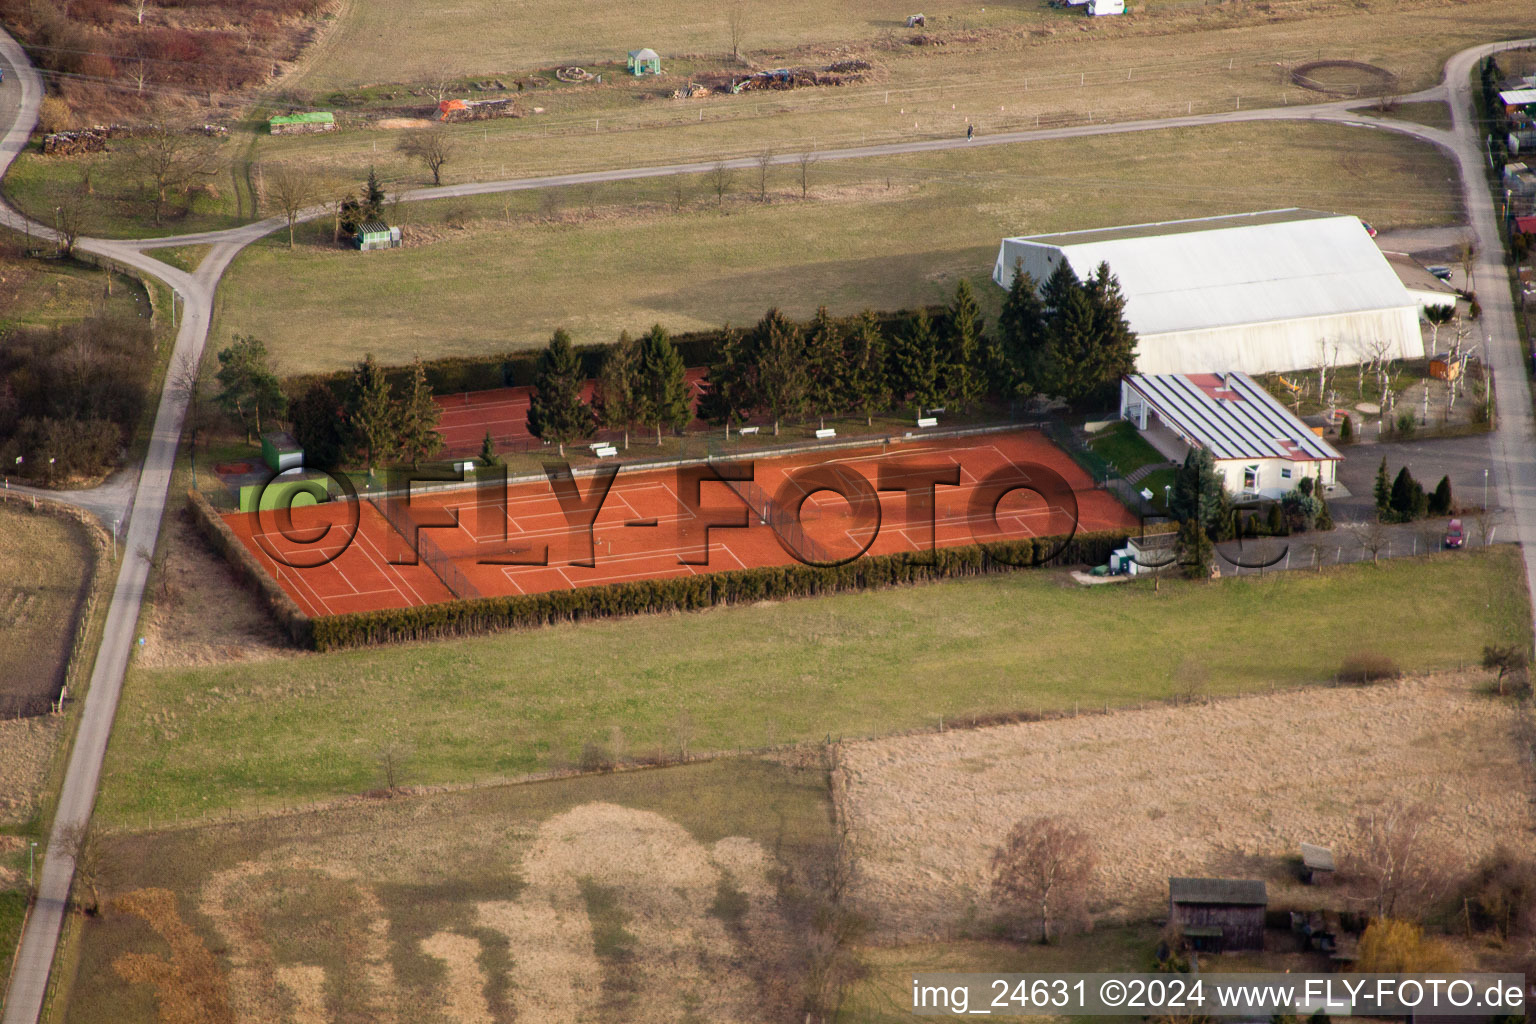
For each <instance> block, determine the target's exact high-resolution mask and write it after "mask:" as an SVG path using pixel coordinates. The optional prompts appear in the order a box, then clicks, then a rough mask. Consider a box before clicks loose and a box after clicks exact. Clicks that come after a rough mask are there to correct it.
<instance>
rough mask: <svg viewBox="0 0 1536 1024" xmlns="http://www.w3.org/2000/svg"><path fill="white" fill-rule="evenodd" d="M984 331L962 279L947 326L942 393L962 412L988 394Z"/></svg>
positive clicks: (968, 283)
mask: <svg viewBox="0 0 1536 1024" xmlns="http://www.w3.org/2000/svg"><path fill="white" fill-rule="evenodd" d="M984 327H985V321H984V320H983V319H982V316H981V307H980V306H978V305H977V304H976V295H975V293H974V292H972V290H971V282H970V281H968V280H966V279H965V278H961V279H960V283H959V284H958V285H956V286H955V301H954V303H953V304H952V305H951V306H950V307H949V322H948V323H947V325H946V334H947V341H948V342H949V352H948V359H947V362H948V365H947V366H946V367H945V375H946V378H947V379H946V380H945V382H944V390H945V392H946V393H947V395H948V398H949V401H951V402H952V403H954V404H955V405H956V406H958V407H959V408H960V409H962V410H965V409H969V408H971V407H972V406H974V405H976V404H977V403H978V402H980V401H981V399H982V397H983V396H984V395H985V394H986V391H987V372H986V359H985V355H986V353H985V345H986V338H985V336H984V334H983V329H984Z"/></svg>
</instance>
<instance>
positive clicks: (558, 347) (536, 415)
mask: <svg viewBox="0 0 1536 1024" xmlns="http://www.w3.org/2000/svg"><path fill="white" fill-rule="evenodd" d="M586 379H587V375H586V374H585V373H583V372H582V369H581V359H580V358H578V357H577V355H576V349H575V348H574V347H573V346H572V345H571V336H570V335H569V334H567V333H566V332H565V330H564V329H557V330H556V331H555V333H554V336H553V337H551V338H550V339H549V345H548V346H547V347H546V348H545V349H544V351H543V352H541V353H539V361H538V365H537V367H536V369H535V371H534V380H533V389H534V390H533V399H532V401H531V402H529V404H528V432H529V433H531V434H532V435H533V436H534V437H537V438H538V439H539V440H541V441H553V442H554V443H555V445H556V447H557V448H558V450H559V452H560V455H561V456H562V457H563V456H564V455H565V446H566V444H568V443H569V442H571V441H576V440H580V439H581V438H586V437H591V436H592V435H593V433H595V432H596V425H595V424H594V423H593V422H592V408H591V407H590V406H589V405H587V403H586V402H584V401H583V400H582V397H581V390H582V387H583V386H584V385H585V384H586Z"/></svg>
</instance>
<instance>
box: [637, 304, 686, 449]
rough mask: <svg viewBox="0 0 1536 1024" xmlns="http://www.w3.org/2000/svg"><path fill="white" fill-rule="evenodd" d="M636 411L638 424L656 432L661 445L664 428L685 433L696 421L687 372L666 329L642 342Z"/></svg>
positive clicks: (653, 332) (656, 329)
mask: <svg viewBox="0 0 1536 1024" xmlns="http://www.w3.org/2000/svg"><path fill="white" fill-rule="evenodd" d="M636 381H637V387H636V388H635V397H636V403H635V404H636V408H637V409H638V410H639V417H638V418H639V420H640V422H641V423H644V424H646V425H647V426H652V427H655V428H656V444H657V445H658V446H659V445H660V444H661V431H662V428H663V427H670V428H672V429H673V430H682V429H683V428H684V427H686V426H687V425H688V421H689V420H691V419H692V418H693V406H692V403H690V402H689V400H688V371H687V368H686V367H685V366H683V357H682V356H680V355H678V354H677V349H676V348H674V347H673V345H672V338H671V336H670V335H668V334H667V330H666V328H665V327H662V326H661V325H660V324H656V325H655V326H654V327H652V328H651V330H650V333H648V334H647V335H646V336H645V337H644V338H642V339H640V367H639V373H638V374H637V375H636Z"/></svg>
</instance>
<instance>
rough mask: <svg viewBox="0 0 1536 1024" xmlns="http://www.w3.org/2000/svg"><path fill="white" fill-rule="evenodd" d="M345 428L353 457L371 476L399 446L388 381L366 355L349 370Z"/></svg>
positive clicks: (397, 416)
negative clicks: (374, 469)
mask: <svg viewBox="0 0 1536 1024" xmlns="http://www.w3.org/2000/svg"><path fill="white" fill-rule="evenodd" d="M347 428H348V431H349V432H350V434H351V439H352V451H353V453H354V457H355V458H358V459H361V460H362V462H363V464H364V465H365V466H366V467H367V469H368V475H369V476H372V475H373V468H374V466H376V465H377V464H378V463H379V462H381V461H383V460H385V459H388V458H391V457H392V456H393V455H394V454H395V452H396V451H398V450H399V446H400V411H399V407H398V406H396V405H395V400H394V396H393V395H392V394H391V393H390V387H389V381H388V379H386V378H385V376H384V371H383V370H381V369H379V364H378V362H377V361H376V360H375V359H374V358H373V353H372V352H370V353H368V354H367V355H366V356H364V357H363V361H362V362H360V363H358V364H357V365H356V366H355V367H353V369H352V386H351V388H350V389H349V393H348V395H347Z"/></svg>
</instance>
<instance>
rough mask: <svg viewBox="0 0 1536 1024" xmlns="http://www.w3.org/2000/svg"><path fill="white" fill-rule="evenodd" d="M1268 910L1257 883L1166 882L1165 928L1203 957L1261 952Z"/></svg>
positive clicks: (1227, 880) (1228, 880)
mask: <svg viewBox="0 0 1536 1024" xmlns="http://www.w3.org/2000/svg"><path fill="white" fill-rule="evenodd" d="M1268 907H1269V894H1268V892H1267V891H1266V890H1265V888H1264V883H1263V882H1262V881H1260V880H1257V879H1236V878H1170V879H1168V924H1169V925H1170V926H1171V927H1175V928H1177V929H1178V930H1179V931H1180V932H1181V933H1182V934H1183V936H1184V938H1185V939H1186V940H1188V942H1189V944H1190V946H1191V947H1192V948H1194V949H1196V950H1199V951H1200V952H1202V953H1235V952H1242V951H1248V950H1263V948H1264V911H1265V910H1266V909H1268Z"/></svg>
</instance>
